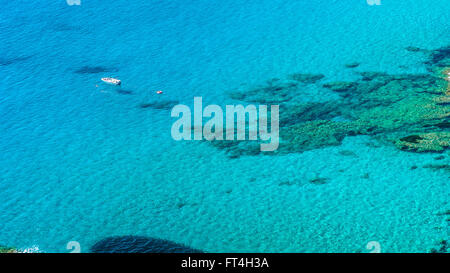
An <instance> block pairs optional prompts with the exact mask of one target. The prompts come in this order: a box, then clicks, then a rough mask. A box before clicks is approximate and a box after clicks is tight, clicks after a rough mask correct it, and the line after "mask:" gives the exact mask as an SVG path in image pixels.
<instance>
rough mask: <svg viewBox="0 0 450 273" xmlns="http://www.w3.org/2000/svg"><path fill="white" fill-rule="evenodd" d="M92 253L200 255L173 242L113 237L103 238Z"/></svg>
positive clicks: (92, 249)
mask: <svg viewBox="0 0 450 273" xmlns="http://www.w3.org/2000/svg"><path fill="white" fill-rule="evenodd" d="M91 252H93V253H202V252H203V251H201V250H198V249H193V248H190V247H188V246H185V245H182V244H178V243H175V242H171V241H167V240H163V239H157V238H151V237H144V236H131V235H130V236H114V237H108V238H105V239H103V240H101V241H99V242H97V243H95V244H94V245H93V246H92V247H91Z"/></svg>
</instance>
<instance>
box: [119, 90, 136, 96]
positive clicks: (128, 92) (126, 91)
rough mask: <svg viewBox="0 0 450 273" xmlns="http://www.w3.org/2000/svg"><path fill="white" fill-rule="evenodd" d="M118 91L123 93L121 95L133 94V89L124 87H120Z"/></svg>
mask: <svg viewBox="0 0 450 273" xmlns="http://www.w3.org/2000/svg"><path fill="white" fill-rule="evenodd" d="M117 93H118V94H121V95H133V91H131V90H123V89H118V90H117Z"/></svg>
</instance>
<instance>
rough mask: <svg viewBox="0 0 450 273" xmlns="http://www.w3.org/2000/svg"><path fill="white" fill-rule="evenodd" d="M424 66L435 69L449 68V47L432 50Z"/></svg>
mask: <svg viewBox="0 0 450 273" xmlns="http://www.w3.org/2000/svg"><path fill="white" fill-rule="evenodd" d="M425 64H427V65H434V66H437V67H447V66H450V46H446V47H442V48H439V49H436V50H432V51H431V53H430V56H429V60H428V61H426V62H425Z"/></svg>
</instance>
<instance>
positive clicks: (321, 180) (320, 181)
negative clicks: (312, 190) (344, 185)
mask: <svg viewBox="0 0 450 273" xmlns="http://www.w3.org/2000/svg"><path fill="white" fill-rule="evenodd" d="M329 180H330V179H329V178H324V177H316V178H313V179H310V180H309V183H311V184H314V185H323V184H326V183H328V181H329Z"/></svg>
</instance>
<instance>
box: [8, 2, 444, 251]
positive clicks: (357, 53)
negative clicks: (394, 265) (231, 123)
mask: <svg viewBox="0 0 450 273" xmlns="http://www.w3.org/2000/svg"><path fill="white" fill-rule="evenodd" d="M53 2H54V3H45V4H43V3H41V2H34V3H31V2H30V1H23V0H18V1H3V0H0V3H1V5H2V7H3V9H2V10H3V11H7V12H1V13H0V29H1V31H0V41H1V42H0V60H1V62H0V64H2V65H0V78H1V79H2V81H0V119H1V122H0V130H1V135H2V137H1V141H0V151H1V156H0V200H1V202H0V212H1V213H0V245H8V246H15V247H18V248H22V249H25V248H30V247H36V246H37V247H38V249H39V250H40V251H44V252H68V250H66V244H67V242H69V241H78V242H80V244H81V249H82V251H83V252H87V251H89V248H90V247H91V246H93V245H94V244H95V243H96V242H98V241H101V240H102V239H104V238H106V237H110V236H121V235H135V236H147V237H152V238H161V239H165V240H170V241H173V242H177V243H180V244H184V245H187V246H189V247H191V248H193V249H199V250H202V251H207V252H233V251H237V252H262V251H268V252H356V251H362V252H367V250H366V249H365V246H366V244H367V243H368V242H369V241H378V242H380V244H381V248H382V249H381V250H382V251H383V252H427V251H429V250H430V249H431V248H433V247H438V242H439V240H441V239H445V238H448V231H449V229H448V222H447V219H446V217H444V216H441V215H437V214H438V213H439V212H442V211H445V210H448V209H449V203H448V202H449V194H450V189H449V187H448V180H449V173H448V172H446V171H445V170H440V171H436V170H432V169H427V168H422V167H421V166H423V165H426V164H429V163H436V162H437V161H436V159H435V157H436V156H437V155H436V154H419V153H407V152H403V151H400V150H398V149H396V148H395V147H393V146H392V145H386V144H379V143H378V142H377V141H376V140H374V139H371V138H370V137H368V136H354V137H347V138H345V140H344V141H343V143H342V145H341V146H333V147H323V148H321V149H315V150H310V151H306V152H304V153H292V154H287V155H279V156H264V155H258V156H241V157H239V158H236V159H230V158H229V157H228V156H227V155H226V154H225V152H224V151H221V150H219V149H216V148H214V147H213V146H211V145H209V144H208V143H205V142H186V141H185V142H176V141H174V140H173V139H172V138H171V135H170V127H171V125H172V123H173V121H174V119H172V118H171V117H170V111H168V110H167V109H164V107H162V109H161V107H159V108H158V107H156V108H155V107H147V108H145V109H144V108H142V107H140V105H142V104H145V103H149V102H154V101H156V100H161V98H163V99H164V100H167V101H177V102H180V103H185V104H192V101H193V97H194V96H202V97H203V101H204V104H208V103H214V104H221V105H223V104H226V103H236V102H235V101H232V100H231V99H230V98H229V96H228V94H229V92H230V91H233V90H241V89H244V90H245V89H246V88H251V87H252V86H255V85H257V84H260V83H264V82H266V81H267V80H269V79H272V78H286V76H287V75H289V74H292V73H308V72H309V73H322V74H324V75H325V76H326V80H329V81H333V80H342V79H347V80H353V79H355V77H356V76H355V73H354V72H353V71H354V70H356V71H384V72H389V73H405V72H408V73H424V72H426V67H425V65H424V64H423V61H424V57H423V54H421V53H414V52H410V51H406V50H405V47H408V46H417V47H420V48H425V49H435V48H439V47H442V46H447V45H449V44H450V39H449V36H448V31H449V29H450V23H449V21H448V1H447V0H435V1H433V3H432V4H430V1H429V0H404V1H388V0H382V5H381V6H369V5H367V3H366V1H364V0H360V1H353V0H352V1H350V0H341V1H329V0H323V1H322V0H314V1H285V0H284V1H281V0H280V1H278V0H275V1H274V0H270V1H269V0H267V1H266V0H264V1H262V0H259V1H245V3H244V2H239V4H237V2H231V1H221V2H219V1H205V0H200V1H195V3H187V2H186V1H143V0H136V1H132V2H130V1H125V0H117V1H113V2H108V3H107V4H106V3H104V1H103V2H102V1H99V0H82V5H81V6H68V5H67V4H66V2H65V1H63V0H59V1H53ZM168 2H169V3H168ZM223 2H224V3H223ZM352 62H359V63H361V65H360V66H359V67H358V68H355V69H354V70H353V69H348V68H346V67H345V64H348V63H352ZM83 68H84V69H83ZM80 69H81V70H80ZM104 76H117V77H119V78H120V79H121V80H122V81H123V87H122V89H121V90H122V92H118V89H117V88H115V87H111V86H105V85H102V84H101V82H100V81H99V79H100V78H101V77H104ZM96 85H99V87H96ZM156 90H163V91H164V94H163V97H161V96H158V95H157V94H155V91H156ZM124 91H125V92H124ZM328 96H330V94H329V93H327V92H323V90H321V89H316V88H313V87H310V88H309V89H305V94H304V98H303V97H300V98H299V99H301V100H303V101H305V102H307V101H323V100H328V99H329V97H328ZM368 143H369V145H368ZM370 143H372V144H373V143H375V144H376V145H370ZM342 151H352V152H353V153H354V155H353V154H351V153H349V152H342ZM444 155H445V159H444V160H443V161H441V163H446V164H448V163H449V161H450V158H449V155H448V152H446V153H444ZM412 166H419V168H417V169H415V170H411V167H412ZM317 177H323V178H328V180H327V183H325V184H323V185H316V184H312V183H310V182H309V181H310V180H311V179H314V178H317ZM285 182H287V183H285Z"/></svg>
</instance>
